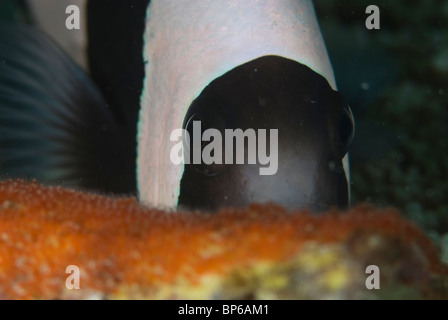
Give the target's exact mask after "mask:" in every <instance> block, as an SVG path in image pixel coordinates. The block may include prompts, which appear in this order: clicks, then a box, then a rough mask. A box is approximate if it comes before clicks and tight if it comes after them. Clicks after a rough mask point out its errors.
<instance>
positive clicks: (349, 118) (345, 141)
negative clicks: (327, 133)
mask: <svg viewBox="0 0 448 320" xmlns="http://www.w3.org/2000/svg"><path fill="white" fill-rule="evenodd" d="M354 134H355V120H354V118H353V113H352V111H351V109H350V106H349V105H348V104H346V105H345V106H344V107H343V111H342V114H341V118H340V125H339V139H340V140H339V141H340V143H341V146H342V157H344V156H345V154H346V153H347V151H348V148H349V147H350V145H351V143H352V141H353V136H354Z"/></svg>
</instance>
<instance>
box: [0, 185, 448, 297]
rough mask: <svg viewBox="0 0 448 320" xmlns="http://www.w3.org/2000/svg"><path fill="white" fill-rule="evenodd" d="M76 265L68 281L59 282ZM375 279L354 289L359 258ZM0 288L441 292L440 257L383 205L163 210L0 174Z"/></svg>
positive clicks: (249, 293) (196, 293)
mask: <svg viewBox="0 0 448 320" xmlns="http://www.w3.org/2000/svg"><path fill="white" fill-rule="evenodd" d="M70 265H75V266H77V267H79V271H80V273H79V276H80V277H79V280H80V283H79V285H80V289H79V290H70V289H67V287H66V281H67V278H68V277H69V276H70V274H67V273H66V268H67V266H70ZM369 265H377V266H378V267H379V269H380V289H378V290H376V289H372V290H368V289H366V279H367V278H368V276H369V274H366V267H367V266H369ZM0 298H4V299H72V298H75V299H98V298H100V299H201V298H204V299H246V298H248V299H394V298H402V299H426V298H430V299H433V298H436V299H447V298H448V266H447V265H445V264H443V263H442V262H441V261H440V259H439V252H438V251H437V249H436V247H435V246H434V245H433V243H432V242H431V240H430V239H429V238H428V237H427V236H426V235H425V234H424V233H423V232H422V231H421V230H420V229H419V228H418V227H416V226H415V225H414V223H412V222H410V221H407V220H405V219H404V218H402V217H401V216H400V214H399V213H398V212H397V211H395V210H392V209H383V210H378V209H374V208H371V207H367V206H359V207H356V208H354V209H351V210H350V211H348V212H338V211H329V212H327V213H326V214H324V215H318V216H316V215H311V214H310V213H309V212H307V211H302V212H287V211H286V210H285V209H284V208H281V207H279V206H275V205H252V206H250V207H247V208H243V209H224V210H221V211H220V212H219V213H218V214H216V215H206V214H203V213H199V212H197V213H172V212H170V213H167V212H163V211H161V210H156V209H149V208H144V207H142V206H141V205H139V204H138V203H137V201H136V199H134V198H109V197H105V196H99V195H94V194H88V193H82V192H78V191H72V190H68V189H63V188H61V187H44V186H41V185H39V184H37V183H34V182H24V181H4V182H0Z"/></svg>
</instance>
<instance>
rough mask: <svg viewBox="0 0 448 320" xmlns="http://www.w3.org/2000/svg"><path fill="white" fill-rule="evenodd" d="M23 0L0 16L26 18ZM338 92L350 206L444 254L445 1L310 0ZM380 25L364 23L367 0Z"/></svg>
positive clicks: (447, 204)
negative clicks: (393, 220)
mask: <svg viewBox="0 0 448 320" xmlns="http://www.w3.org/2000/svg"><path fill="white" fill-rule="evenodd" d="M21 3H24V1H14V0H1V1H0V20H8V21H21V22H27V21H28V20H29V19H28V18H27V15H26V10H23V7H22V6H20V5H19V4H21ZM314 4H315V8H316V13H317V16H318V20H319V23H320V26H321V30H322V33H323V36H324V39H325V42H326V45H327V49H328V52H329V55H330V59H331V61H332V64H333V68H334V71H335V75H336V82H337V84H338V88H339V90H340V91H341V92H342V93H343V95H344V96H345V97H346V99H347V100H348V102H349V103H350V105H351V108H352V110H353V113H354V116H355V121H356V133H355V138H354V141H353V146H352V148H351V150H350V162H351V180H352V181H351V192H352V204H357V203H361V202H367V203H370V204H372V205H375V206H378V207H389V206H393V207H396V208H398V209H400V211H401V212H402V213H403V214H404V215H405V216H406V217H408V218H410V219H412V220H413V221H415V222H416V223H417V224H418V225H419V226H420V227H421V228H423V229H424V230H425V232H426V233H427V234H428V235H429V236H430V237H431V238H432V239H433V240H434V242H435V243H436V244H437V245H438V246H439V247H440V248H441V250H442V251H443V253H442V256H443V259H444V260H445V261H446V262H448V182H447V180H448V1H443V0H432V1H427V0H419V1H412V5H411V2H410V1H404V0H389V1H363V0H317V1H314ZM372 4H373V5H377V6H378V7H379V9H380V29H379V30H368V29H367V28H366V27H365V20H366V18H367V17H368V14H366V13H365V9H366V7H367V6H368V5H372Z"/></svg>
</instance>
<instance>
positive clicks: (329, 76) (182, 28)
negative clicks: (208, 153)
mask: <svg viewBox="0 0 448 320" xmlns="http://www.w3.org/2000/svg"><path fill="white" fill-rule="evenodd" d="M144 54H145V59H146V60H147V62H148V63H147V64H146V68H145V74H146V78H145V84H144V93H143V95H142V99H141V106H142V108H141V111H140V121H139V128H138V157H137V167H138V176H137V180H138V189H139V197H140V200H141V201H142V202H143V203H145V204H148V205H151V206H161V207H165V208H166V207H175V206H176V205H181V206H185V207H189V208H205V209H216V208H219V207H222V206H242V205H247V204H249V203H252V202H277V203H279V204H282V205H284V206H287V207H290V208H302V207H309V208H311V209H314V210H321V209H326V208H328V207H330V206H340V207H344V206H346V205H347V204H348V198H349V195H348V185H347V172H346V170H344V165H343V158H344V156H345V155H346V152H347V147H348V145H349V144H350V142H351V138H352V136H353V118H352V115H351V111H350V108H349V106H348V105H347V103H346V102H345V101H344V99H343V98H342V97H341V96H340V95H339V94H338V93H337V91H335V89H336V86H335V81H334V76H333V72H332V68H331V65H330V62H329V59H328V56H327V53H326V49H325V45H324V43H323V40H322V37H321V34H320V32H319V27H318V24H317V21H316V18H315V15H314V9H313V6H312V4H311V2H310V1H291V2H284V1H266V2H259V1H255V0H253V1H252V0H251V1H236V2H233V1H220V2H219V3H218V2H214V3H213V5H210V3H209V2H207V1H200V0H198V1H193V2H191V1H176V2H175V5H174V3H173V2H166V1H152V2H151V4H150V6H149V8H148V13H147V25H146V32H145V53H144ZM194 123H200V124H201V129H200V130H201V134H202V133H203V132H204V131H205V130H207V129H214V130H215V131H214V132H215V133H217V132H219V133H220V134H221V136H222V137H223V139H222V140H221V143H222V144H223V145H224V144H225V143H226V142H228V140H229V139H227V140H226V135H225V133H226V130H241V131H242V132H246V133H247V132H248V130H249V131H251V130H252V131H251V132H255V140H254V141H256V142H255V144H256V145H255V149H254V148H253V146H250V145H249V144H244V145H242V148H243V149H244V152H243V154H244V159H245V162H243V163H241V162H239V163H235V162H237V161H236V157H237V156H236V151H237V150H236V149H235V148H237V147H235V148H233V149H232V151H234V152H233V154H232V155H231V156H229V155H228V154H227V155H226V152H227V153H228V152H229V150H228V149H227V150H226V149H225V147H223V148H222V150H223V154H221V159H222V160H223V161H220V162H219V161H217V162H215V163H211V164H210V163H208V162H207V161H205V162H204V161H203V159H201V161H200V162H195V163H192V162H187V163H186V164H185V165H182V164H175V163H173V161H172V159H171V157H170V154H171V151H172V147H173V144H174V142H173V141H172V139H170V137H171V136H172V133H173V132H174V131H175V130H177V129H182V128H183V129H185V132H187V133H188V136H189V138H190V139H185V136H184V142H183V146H184V148H183V155H184V157H189V159H190V158H193V156H194V153H195V152H196V153H199V154H202V151H204V149H206V148H207V146H208V147H210V144H212V143H216V142H217V141H215V140H212V139H209V140H210V141H208V142H205V143H204V141H201V143H200V145H199V147H197V146H198V145H196V149H195V147H194V143H193V140H194V139H195V138H194V137H192V136H193V135H194V133H193V131H194V130H193V128H194V127H193V124H194ZM260 130H265V131H264V132H266V133H267V136H263V135H262V134H260V132H263V131H260ZM271 133H272V135H271ZM275 135H276V137H277V139H276V140H272V139H271V138H272V137H275ZM249 140H250V139H249V138H247V139H246V140H244V141H246V142H248V143H249ZM260 141H261V142H263V141H264V142H266V144H265V146H264V147H265V151H266V152H267V153H266V155H267V154H269V152H271V153H272V152H275V153H276V154H275V155H274V156H275V159H274V158H272V160H275V161H276V163H272V165H274V167H273V169H275V170H274V171H275V172H273V173H272V174H260V172H261V170H262V169H263V168H265V169H266V162H263V161H260V158H258V157H256V158H257V160H256V162H255V163H249V157H250V155H251V153H253V152H254V150H255V153H257V155H258V152H259V151H260V150H259V148H260V145H259V143H260ZM261 147H263V146H261ZM226 158H227V160H234V161H233V162H230V163H229V162H228V161H226Z"/></svg>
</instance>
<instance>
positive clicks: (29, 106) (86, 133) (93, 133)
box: [0, 23, 135, 193]
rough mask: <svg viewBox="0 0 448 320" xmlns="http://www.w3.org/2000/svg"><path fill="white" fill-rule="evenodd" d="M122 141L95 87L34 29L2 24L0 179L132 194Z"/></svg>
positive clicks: (133, 179)
mask: <svg viewBox="0 0 448 320" xmlns="http://www.w3.org/2000/svg"><path fill="white" fill-rule="evenodd" d="M122 135H123V134H122V133H121V132H120V128H119V127H118V126H117V125H116V124H115V121H114V119H113V117H112V116H111V114H110V110H109V108H108V106H107V105H106V102H105V101H104V99H103V98H102V96H101V94H100V93H99V91H98V89H97V88H96V87H95V85H94V83H93V82H92V81H91V80H90V78H89V77H88V76H87V75H86V74H85V73H84V71H83V70H82V69H81V68H80V67H78V66H77V65H76V64H75V63H74V62H73V61H72V60H70V58H69V57H68V56H67V55H66V54H65V53H64V52H63V51H62V50H61V49H60V48H59V47H58V46H57V45H55V44H54V43H53V42H52V41H51V40H49V39H48V38H47V37H46V36H44V35H43V34H42V33H41V32H39V31H38V30H37V29H35V28H33V27H29V26H25V25H18V24H10V23H0V178H1V179H7V178H26V179H31V178H33V179H34V178H35V179H37V180H38V181H40V182H43V183H47V184H58V185H64V186H70V187H75V188H77V187H78V188H85V189H89V190H95V191H103V192H115V193H133V192H134V189H135V185H132V182H133V181H135V177H134V175H135V171H133V172H132V173H131V174H130V175H129V169H130V168H129V167H130V165H129V162H131V163H132V162H135V159H132V155H131V156H130V157H129V155H126V154H125V153H124V152H123V150H126V148H125V146H124V144H125V143H124V141H123V139H122V138H121V136H122ZM130 158H131V159H130ZM131 170H132V168H131Z"/></svg>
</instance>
